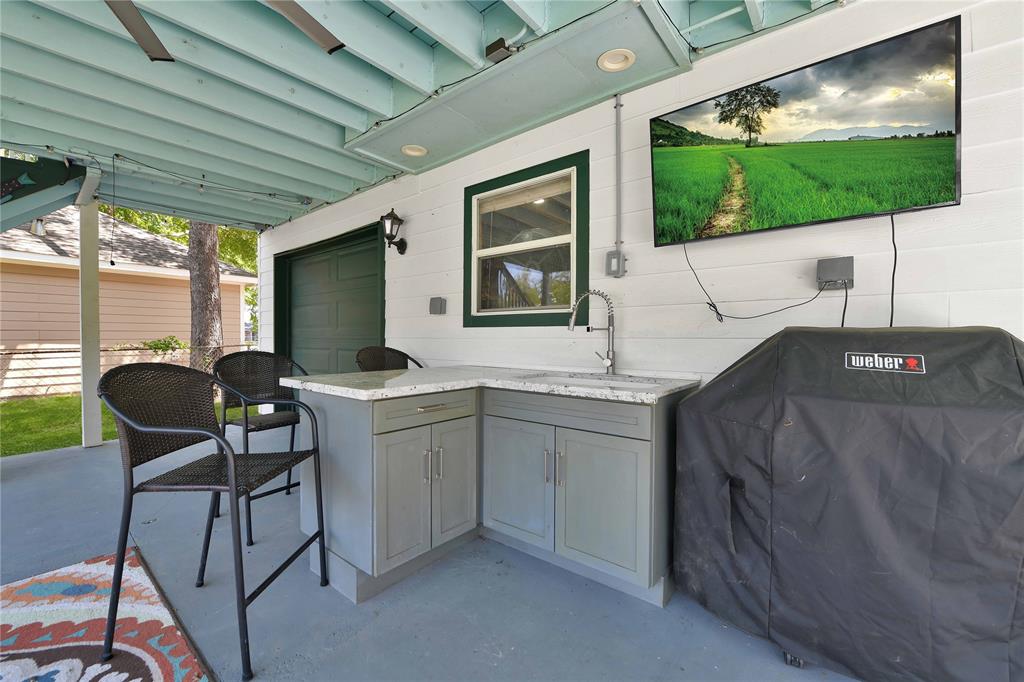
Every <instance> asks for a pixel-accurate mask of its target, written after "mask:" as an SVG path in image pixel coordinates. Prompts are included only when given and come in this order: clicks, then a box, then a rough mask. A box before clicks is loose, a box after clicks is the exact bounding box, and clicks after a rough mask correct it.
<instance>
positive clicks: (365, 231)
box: [274, 222, 387, 357]
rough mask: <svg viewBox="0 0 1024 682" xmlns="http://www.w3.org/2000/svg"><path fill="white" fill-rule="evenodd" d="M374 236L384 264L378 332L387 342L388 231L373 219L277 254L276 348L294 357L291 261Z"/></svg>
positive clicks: (275, 277) (276, 350) (379, 258)
mask: <svg viewBox="0 0 1024 682" xmlns="http://www.w3.org/2000/svg"><path fill="white" fill-rule="evenodd" d="M371 239H372V240H374V243H376V244H377V260H378V263H379V265H380V267H379V273H380V275H379V279H380V286H379V287H378V289H379V291H380V331H379V333H378V341H379V344H380V345H381V346H383V345H384V339H385V336H384V325H385V319H384V312H385V304H384V301H385V299H386V298H387V294H386V292H385V289H384V287H385V283H386V281H385V278H384V232H383V228H382V227H381V224H380V223H379V222H376V223H371V224H370V225H366V226H364V227H361V228H359V229H357V230H353V231H351V232H346V233H345V234H342V235H338V236H337V237H331V238H330V239H325V240H323V241H319V242H315V243H313V244H307V245H306V246H300V247H299V248H297V249H292V250H290V251H282V252H280V253H278V254H275V255H274V352H275V353H281V354H282V355H287V356H288V357H291V352H292V348H291V342H292V340H291V322H292V319H291V312H292V311H291V307H290V306H289V305H287V302H288V301H289V300H290V298H291V296H290V294H291V273H290V268H289V267H288V266H289V265H290V264H291V261H292V260H294V259H296V258H303V257H306V256H309V255H312V254H315V253H317V252H319V251H324V250H327V249H335V248H338V247H344V246H354V245H356V244H363V243H365V242H368V241H370V240H371ZM279 302H283V303H284V305H278V303H279Z"/></svg>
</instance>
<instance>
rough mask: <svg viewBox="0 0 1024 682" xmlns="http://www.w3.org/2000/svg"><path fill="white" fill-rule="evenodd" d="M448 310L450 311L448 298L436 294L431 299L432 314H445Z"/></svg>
mask: <svg viewBox="0 0 1024 682" xmlns="http://www.w3.org/2000/svg"><path fill="white" fill-rule="evenodd" d="M446 312H448V299H446V298H442V297H440V296H434V297H433V298H431V299H430V314H431V315H444V314H445V313H446Z"/></svg>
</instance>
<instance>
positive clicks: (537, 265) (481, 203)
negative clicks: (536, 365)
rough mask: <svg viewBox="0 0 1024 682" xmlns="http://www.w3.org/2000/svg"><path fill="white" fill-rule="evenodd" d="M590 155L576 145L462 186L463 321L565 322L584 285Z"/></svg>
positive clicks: (490, 323) (503, 323)
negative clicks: (560, 154) (556, 156)
mask: <svg viewBox="0 0 1024 682" xmlns="http://www.w3.org/2000/svg"><path fill="white" fill-rule="evenodd" d="M589 160H590V152H589V151H582V152H578V153H576V154H571V155H569V156H565V157H562V158H560V159H555V160H553V161H549V162H547V163H542V164H539V165H537V166H533V167H531V168H526V169H523V170H521V171H516V172H514V173H509V174H508V175H503V176H501V177H499V178H494V179H493V180H488V181H486V182H481V183H478V184H476V185H473V186H471V187H467V188H466V194H465V245H464V247H465V283H464V284H465V286H464V292H463V298H464V301H463V323H464V326H467V327H512V326H549V325H552V326H553V325H564V324H567V323H568V321H569V310H570V308H571V307H572V302H573V301H574V300H575V298H576V296H577V295H578V294H580V293H582V292H583V291H586V289H587V265H588V255H589V253H588V233H589V227H590V225H589V219H590V216H589V213H590V212H589V202H590V177H589V176H590V172H589V171H590V169H589ZM580 313H581V317H578V318H577V320H578V322H580V323H583V324H586V320H585V319H584V318H585V309H584V310H581V311H580Z"/></svg>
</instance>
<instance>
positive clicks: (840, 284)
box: [818, 256, 853, 289]
mask: <svg viewBox="0 0 1024 682" xmlns="http://www.w3.org/2000/svg"><path fill="white" fill-rule="evenodd" d="M818 288H819V289H822V288H824V289H852V288H853V256H840V257H839V258H821V259H819V260H818Z"/></svg>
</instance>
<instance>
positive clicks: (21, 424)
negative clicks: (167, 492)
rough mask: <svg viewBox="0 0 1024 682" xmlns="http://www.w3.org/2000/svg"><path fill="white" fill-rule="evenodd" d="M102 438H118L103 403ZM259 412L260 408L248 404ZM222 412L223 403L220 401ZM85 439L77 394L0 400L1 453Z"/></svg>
mask: <svg viewBox="0 0 1024 682" xmlns="http://www.w3.org/2000/svg"><path fill="white" fill-rule="evenodd" d="M102 410H103V440H111V439H114V438H117V427H116V426H115V425H114V416H113V415H112V414H111V413H110V411H109V410H107V408H106V406H105V405H104V406H102ZM249 410H250V411H249V414H256V413H257V408H255V407H252V408H249ZM217 413H218V414H220V405H219V404H218V405H217ZM240 416H242V408H240V407H236V408H232V409H230V410H228V419H237V418H238V417H240ZM81 442H82V399H81V396H78V395H58V396H46V397H42V398H18V399H14V400H4V401H0V457H7V456H8V455H20V454H22V453H25V452H38V451H40V450H53V449H55V448H66V447H70V446H72V445H80V444H81Z"/></svg>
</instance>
